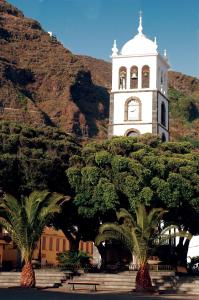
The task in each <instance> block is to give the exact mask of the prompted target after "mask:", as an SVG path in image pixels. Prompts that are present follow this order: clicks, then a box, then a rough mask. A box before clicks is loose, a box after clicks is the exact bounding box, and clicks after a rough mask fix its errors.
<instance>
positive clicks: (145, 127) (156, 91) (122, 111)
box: [109, 13, 169, 141]
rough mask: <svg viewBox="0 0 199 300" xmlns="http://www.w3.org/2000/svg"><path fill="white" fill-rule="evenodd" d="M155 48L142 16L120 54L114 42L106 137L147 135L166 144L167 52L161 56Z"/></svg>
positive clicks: (167, 125)
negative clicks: (153, 136) (157, 138)
mask: <svg viewBox="0 0 199 300" xmlns="http://www.w3.org/2000/svg"><path fill="white" fill-rule="evenodd" d="M157 48H158V46H157V42H156V38H154V41H152V40H150V39H148V38H147V37H146V36H145V35H144V34H143V28H142V15H141V13H140V17H139V27H138V33H137V34H136V35H135V36H134V38H133V39H131V40H129V41H128V42H127V43H125V44H124V46H123V47H122V49H121V51H120V52H119V51H118V49H117V45H116V41H114V44H113V48H112V91H111V95H110V116H109V137H111V136H124V135H126V136H134V135H138V134H143V133H147V132H149V133H154V134H159V135H160V136H161V138H162V140H163V141H168V140H169V117H168V98H167V89H168V69H169V64H168V60H167V54H166V50H165V52H164V55H163V56H161V55H160V54H159V53H158V51H157Z"/></svg>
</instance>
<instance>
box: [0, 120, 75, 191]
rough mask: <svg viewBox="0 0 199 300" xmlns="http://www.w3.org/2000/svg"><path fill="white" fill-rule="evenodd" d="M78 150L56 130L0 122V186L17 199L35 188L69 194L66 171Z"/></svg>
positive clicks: (73, 143) (70, 139) (71, 138)
mask: <svg viewBox="0 0 199 300" xmlns="http://www.w3.org/2000/svg"><path fill="white" fill-rule="evenodd" d="M79 147H80V146H79V144H78V143H77V141H76V140H75V139H74V138H73V137H72V136H71V135H69V134H66V133H64V132H62V131H60V130H59V129H57V128H53V127H48V126H43V127H41V126H40V128H36V127H29V126H27V125H24V124H17V123H13V122H0V187H1V188H2V189H3V190H4V191H5V192H7V193H11V194H13V193H14V196H16V197H20V196H21V195H24V196H25V195H28V194H30V193H31V192H32V191H33V190H35V189H38V190H44V189H48V190H50V191H53V192H54V191H55V192H59V193H64V194H68V193H69V192H70V187H69V185H68V180H67V176H66V174H65V170H66V169H67V168H68V165H69V159H70V157H71V156H72V155H74V154H78V153H79Z"/></svg>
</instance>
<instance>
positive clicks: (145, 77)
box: [142, 66, 150, 89]
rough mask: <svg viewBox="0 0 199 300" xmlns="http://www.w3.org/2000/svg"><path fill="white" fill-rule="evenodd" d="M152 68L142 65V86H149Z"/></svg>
mask: <svg viewBox="0 0 199 300" xmlns="http://www.w3.org/2000/svg"><path fill="white" fill-rule="evenodd" d="M149 81H150V68H149V66H144V67H142V88H143V89H145V88H149Z"/></svg>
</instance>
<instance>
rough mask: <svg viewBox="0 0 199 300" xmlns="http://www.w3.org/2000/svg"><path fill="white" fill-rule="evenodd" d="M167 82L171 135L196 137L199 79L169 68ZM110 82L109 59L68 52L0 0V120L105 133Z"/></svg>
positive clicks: (86, 133) (102, 135) (198, 135)
mask: <svg viewBox="0 0 199 300" xmlns="http://www.w3.org/2000/svg"><path fill="white" fill-rule="evenodd" d="M169 85H170V94H171V95H170V96H171V112H170V119H171V120H170V124H171V134H172V137H173V139H177V138H184V137H187V139H196V140H197V139H199V133H198V132H199V130H198V129H199V121H198V120H199V119H198V117H199V113H198V109H199V80H198V79H197V78H193V77H189V76H186V75H183V74H180V73H176V72H170V74H169ZM110 87H111V64H110V63H108V62H105V61H103V60H98V59H94V58H91V57H87V56H79V55H74V54H73V53H71V52H70V51H69V50H68V49H65V48H64V46H63V45H62V44H61V43H60V42H59V41H58V40H57V39H56V37H54V36H52V37H51V36H50V35H49V34H48V33H47V32H45V31H44V30H43V29H42V27H41V25H40V24H39V23H38V22H37V21H35V20H32V19H28V18H26V17H24V15H23V13H22V12H21V11H19V10H18V9H17V8H15V7H13V6H12V5H10V4H9V3H8V2H7V1H5V0H0V119H3V120H12V121H17V122H22V123H28V124H32V125H33V124H35V125H36V126H41V125H43V124H47V125H52V126H59V127H60V128H62V129H63V130H64V131H66V132H72V133H74V134H76V135H78V136H88V137H97V138H105V137H107V124H108V111H109V91H110ZM185 98H186V101H185V100H184V99H185ZM182 102H183V105H182ZM187 111H188V112H189V114H187Z"/></svg>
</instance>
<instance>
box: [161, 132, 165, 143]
mask: <svg viewBox="0 0 199 300" xmlns="http://www.w3.org/2000/svg"><path fill="white" fill-rule="evenodd" d="M162 142H163V143H164V142H166V136H165V134H164V132H163V133H162Z"/></svg>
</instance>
